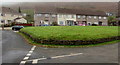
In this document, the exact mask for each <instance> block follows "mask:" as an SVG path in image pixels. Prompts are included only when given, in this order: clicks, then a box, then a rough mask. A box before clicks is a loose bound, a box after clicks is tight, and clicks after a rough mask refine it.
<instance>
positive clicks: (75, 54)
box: [27, 53, 83, 61]
mask: <svg viewBox="0 0 120 65" xmlns="http://www.w3.org/2000/svg"><path fill="white" fill-rule="evenodd" d="M81 54H83V53H74V54H69V55H61V56H54V57H50V58H51V59H56V58H63V57H70V56H77V55H81ZM45 59H47V58H38V59H32V60H27V61H34V60H38V61H39V60H45Z"/></svg>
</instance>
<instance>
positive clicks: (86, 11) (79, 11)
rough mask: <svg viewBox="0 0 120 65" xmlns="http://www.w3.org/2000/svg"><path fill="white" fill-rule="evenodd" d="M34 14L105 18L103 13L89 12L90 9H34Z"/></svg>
mask: <svg viewBox="0 0 120 65" xmlns="http://www.w3.org/2000/svg"><path fill="white" fill-rule="evenodd" d="M35 13H36V14H38V13H54V14H57V13H61V14H80V15H91V16H92V15H93V16H107V15H106V13H105V12H103V11H98V10H90V9H68V8H49V7H45V8H41V9H38V8H36V9H35Z"/></svg>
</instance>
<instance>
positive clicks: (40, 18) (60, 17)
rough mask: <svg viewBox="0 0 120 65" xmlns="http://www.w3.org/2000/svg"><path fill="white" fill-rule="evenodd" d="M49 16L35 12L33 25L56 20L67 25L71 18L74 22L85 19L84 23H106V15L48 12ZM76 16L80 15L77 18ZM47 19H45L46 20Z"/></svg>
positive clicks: (50, 22)
mask: <svg viewBox="0 0 120 65" xmlns="http://www.w3.org/2000/svg"><path fill="white" fill-rule="evenodd" d="M48 15H49V16H48V17H46V14H35V15H34V20H35V26H40V25H41V24H48V25H50V24H52V22H57V23H58V25H67V20H72V21H74V22H76V21H77V22H79V23H83V21H86V25H89V24H90V25H92V24H97V25H99V22H102V25H108V20H107V17H106V19H104V17H105V16H86V15H76V14H57V15H56V14H48ZM52 15H56V17H52ZM78 16H80V17H79V18H78ZM46 20H47V21H46Z"/></svg>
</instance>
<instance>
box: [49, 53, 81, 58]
mask: <svg viewBox="0 0 120 65" xmlns="http://www.w3.org/2000/svg"><path fill="white" fill-rule="evenodd" d="M81 54H83V53H76V54H70V55H62V56H55V57H51V58H52V59H54V58H62V57H69V56H76V55H81Z"/></svg>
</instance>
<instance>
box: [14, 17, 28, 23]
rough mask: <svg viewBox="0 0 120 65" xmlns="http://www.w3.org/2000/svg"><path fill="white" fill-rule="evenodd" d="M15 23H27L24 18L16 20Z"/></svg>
mask: <svg viewBox="0 0 120 65" xmlns="http://www.w3.org/2000/svg"><path fill="white" fill-rule="evenodd" d="M16 22H17V23H27V20H26V19H24V18H21V19H18V20H16Z"/></svg>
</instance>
